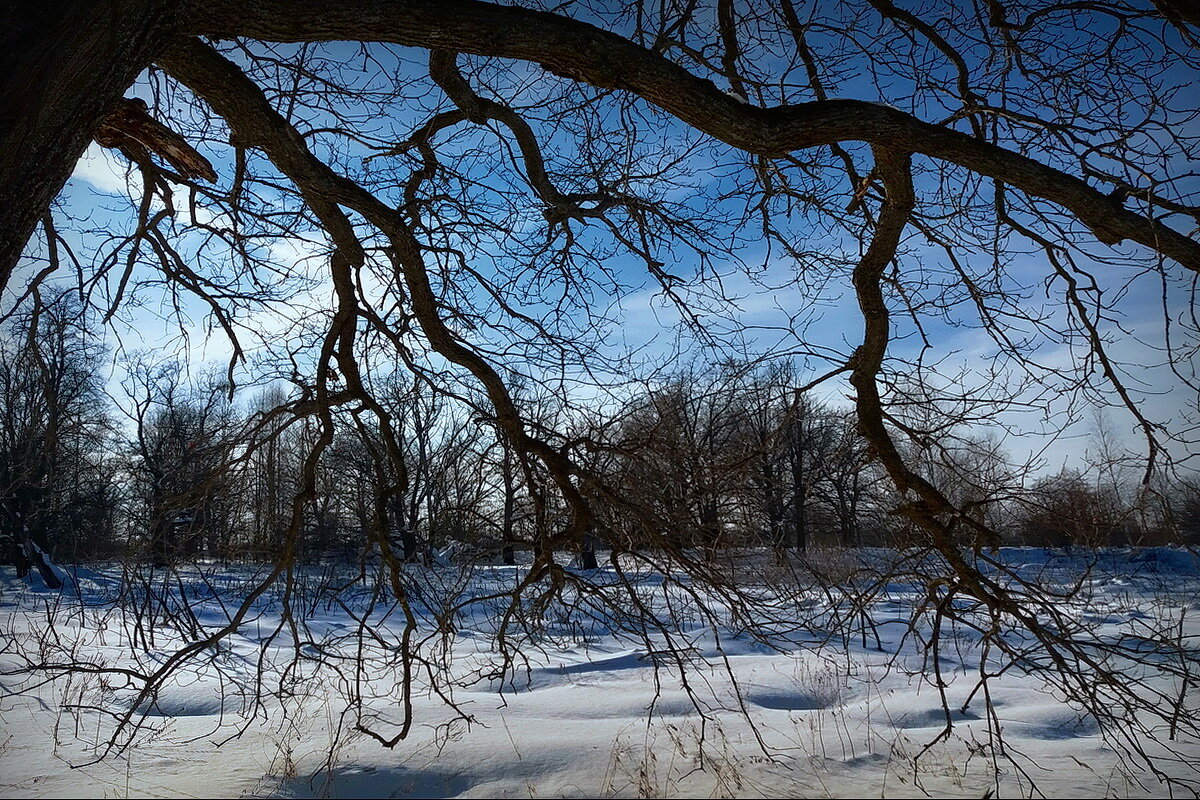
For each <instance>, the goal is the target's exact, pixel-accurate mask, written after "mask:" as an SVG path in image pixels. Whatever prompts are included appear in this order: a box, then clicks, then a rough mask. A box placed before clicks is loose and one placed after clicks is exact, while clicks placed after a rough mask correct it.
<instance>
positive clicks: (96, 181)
mask: <svg viewBox="0 0 1200 800" xmlns="http://www.w3.org/2000/svg"><path fill="white" fill-rule="evenodd" d="M125 171H126V164H125V162H124V161H123V160H122V159H121V158H120V157H119V156H117V155H116V154H115V153H113V152H112V151H110V150H108V149H106V148H103V147H101V146H100V145H98V144H96V143H95V142H92V143H91V144H89V145H88V148H87V150H85V151H84V153H83V157H82V158H80V159H79V161H78V163H76V164H75V172H74V173H72V175H71V177H72V178H76V179H78V180H81V181H83V182H85V183H87V184H88V185H89V186H91V187H92V188H93V189H95V190H96V191H98V192H103V193H104V194H116V195H122V194H123V195H128V194H130V187H129V181H128V180H127V179H126V177H125Z"/></svg>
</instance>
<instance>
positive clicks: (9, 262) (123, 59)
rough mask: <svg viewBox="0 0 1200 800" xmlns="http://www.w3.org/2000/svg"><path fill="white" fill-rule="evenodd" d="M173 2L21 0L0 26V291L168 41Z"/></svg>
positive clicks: (172, 25) (175, 1) (175, 2)
mask: <svg viewBox="0 0 1200 800" xmlns="http://www.w3.org/2000/svg"><path fill="white" fill-rule="evenodd" d="M179 6H180V0H95V2H84V1H81V0H23V1H22V2H17V3H12V4H11V6H10V11H9V13H6V14H5V20H4V25H3V26H2V29H0V290H3V289H4V287H6V286H7V285H8V280H9V278H10V277H11V275H12V274H13V271H14V269H15V268H16V265H17V260H18V259H19V258H20V256H21V252H22V251H23V250H24V248H25V245H26V243H27V242H28V240H29V237H30V236H31V235H32V234H33V231H34V228H35V227H36V226H37V223H38V220H39V219H40V218H41V217H42V216H43V215H44V214H45V213H46V210H47V209H48V208H49V207H50V203H51V201H53V199H54V198H55V196H56V195H57V194H58V193H59V191H60V190H61V189H62V187H63V184H65V183H66V182H67V178H69V177H70V176H71V171H72V170H73V169H74V167H75V163H76V162H77V161H78V160H79V157H80V156H81V155H82V154H83V151H84V149H85V148H86V147H87V145H88V142H89V141H90V140H91V138H92V133H93V132H94V131H95V130H96V127H97V126H98V125H99V124H100V120H101V119H103V118H104V116H105V115H106V114H107V113H108V112H109V110H110V109H112V107H113V105H114V104H115V103H116V102H117V100H118V99H119V98H120V97H121V95H122V93H123V92H124V91H125V90H126V89H127V88H128V87H129V85H130V84H132V83H133V81H134V79H135V78H137V76H138V73H140V72H141V71H142V70H143V69H145V68H146V67H147V66H148V65H149V64H150V63H151V62H152V61H153V60H154V58H155V56H157V55H158V53H159V52H160V51H161V50H162V48H163V47H164V46H165V45H166V44H167V42H168V41H169V40H170V37H171V36H172V34H173V33H174V32H175V30H176V17H177V15H176V13H175V12H176V9H177V8H178V7H179Z"/></svg>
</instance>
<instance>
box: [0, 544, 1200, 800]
mask: <svg viewBox="0 0 1200 800" xmlns="http://www.w3.org/2000/svg"><path fill="white" fill-rule="evenodd" d="M822 557H823V558H824V561H823V562H822V563H823V565H824V566H825V567H827V568H828V569H827V570H826V571H827V572H836V569H837V568H839V564H841V567H840V568H842V569H844V570H845V571H846V574H847V575H850V574H851V573H853V566H854V565H857V564H860V563H862V561H863V560H864V559H865V560H870V559H875V560H876V562H879V563H882V562H883V561H887V562H888V563H889V564H890V563H893V562H896V561H899V560H902V556H901V554H896V553H888V552H884V551H876V552H874V553H853V554H849V553H827V554H824V556H822ZM1000 560H1001V561H1002V562H1003V563H1004V564H1005V565H1007V566H1008V567H1009V568H1011V570H1012V575H1013V576H1015V577H1016V578H1020V579H1022V580H1027V581H1031V582H1034V583H1037V584H1038V585H1039V586H1043V587H1047V588H1051V589H1070V590H1071V592H1070V597H1066V596H1064V599H1063V601H1062V604H1063V608H1067V609H1069V613H1070V615H1071V618H1072V619H1076V620H1079V622H1080V624H1081V625H1083V626H1085V628H1086V630H1087V631H1088V632H1089V635H1092V636H1095V637H1096V640H1097V641H1106V642H1122V643H1132V644H1131V645H1130V646H1129V649H1128V652H1130V653H1131V654H1134V656H1135V657H1132V658H1131V659H1130V661H1129V663H1128V665H1122V664H1117V663H1113V662H1109V666H1114V667H1116V668H1117V669H1118V670H1119V672H1118V674H1120V675H1122V676H1123V677H1125V678H1126V679H1127V680H1128V681H1129V686H1131V687H1135V688H1136V691H1141V690H1142V689H1145V690H1146V692H1150V691H1154V690H1157V691H1159V692H1160V693H1161V694H1160V695H1157V696H1156V697H1157V699H1154V700H1152V702H1153V703H1157V704H1158V705H1157V706H1154V708H1157V710H1158V714H1157V716H1156V715H1155V714H1153V713H1149V712H1148V711H1147V709H1145V708H1143V709H1136V708H1135V709H1132V710H1131V711H1130V712H1129V713H1131V714H1134V715H1140V716H1138V718H1139V719H1143V720H1147V722H1146V727H1147V729H1148V730H1149V732H1150V734H1151V736H1150V737H1149V738H1147V736H1146V735H1142V734H1138V735H1132V736H1131V737H1130V738H1129V739H1125V740H1123V739H1122V737H1123V736H1124V735H1125V734H1126V733H1130V732H1131V731H1132V729H1130V728H1121V727H1113V726H1111V725H1109V723H1108V721H1106V720H1100V719H1097V718H1096V717H1095V716H1093V715H1091V714H1088V713H1086V712H1085V711H1083V710H1081V708H1080V707H1079V706H1078V704H1076V703H1072V702H1068V701H1067V700H1066V699H1065V697H1064V696H1063V694H1062V693H1061V690H1059V689H1055V687H1054V686H1051V685H1048V684H1047V682H1046V681H1045V680H1044V679H1043V676H1044V670H1042V669H1041V668H1040V667H1039V666H1038V664H1039V663H1040V662H1039V660H1038V650H1037V645H1036V643H1033V644H1031V645H1030V650H1029V654H1030V655H1029V658H1028V659H1027V660H1022V661H1021V663H1011V665H1010V666H1009V667H1008V668H1007V669H1006V670H1005V671H1004V672H1003V674H1000V675H997V676H994V677H991V678H990V679H989V681H988V682H987V685H986V687H983V688H977V687H978V686H979V670H980V665H981V664H983V665H985V666H987V667H988V668H989V669H998V668H999V667H1000V666H1001V665H1002V664H1004V663H1008V662H1005V661H1003V660H1001V659H998V658H996V657H995V655H994V654H993V653H991V652H990V651H989V652H987V653H985V652H984V647H983V645H982V643H984V642H986V641H988V635H986V632H981V631H980V630H974V629H972V628H971V626H970V625H963V624H957V623H956V624H947V625H946V626H945V627H944V628H943V629H942V632H941V633H940V634H939V636H940V638H939V641H938V646H939V648H940V654H941V655H940V659H939V663H938V664H937V665H936V666H937V668H938V669H940V672H941V677H942V681H943V683H944V684H945V687H944V691H945V702H943V697H942V694H941V693H940V692H939V689H938V686H937V685H936V683H937V681H936V677H935V675H936V673H935V670H934V665H933V664H932V663H931V661H930V659H929V657H928V653H929V646H928V645H929V642H930V640H931V636H932V632H933V628H932V627H931V625H932V623H931V622H930V620H931V619H932V616H933V615H932V613H931V612H930V611H929V609H928V608H927V606H928V605H929V601H930V598H931V597H933V596H935V595H936V589H937V587H931V586H922V585H917V583H916V582H915V580H908V581H906V580H905V579H904V578H903V575H904V574H906V573H905V572H904V570H902V569H901V570H897V577H896V578H895V579H894V580H891V581H889V582H886V583H881V584H879V585H878V587H876V588H877V590H875V591H873V592H872V593H869V594H868V595H867V596H866V597H865V598H862V599H861V600H860V595H859V594H858V593H856V592H847V591H843V590H844V589H846V588H847V586H846V585H844V584H843V585H841V586H840V587H839V585H838V584H837V583H836V582H834V583H830V584H828V585H826V586H825V587H824V588H821V587H820V586H817V585H815V584H811V583H805V582H804V581H803V580H799V579H794V580H792V581H791V582H790V583H789V582H788V581H786V580H781V579H779V577H778V575H774V574H772V568H771V566H770V564H771V562H770V559H769V558H767V557H765V556H764V557H763V558H762V559H760V560H759V561H754V560H750V561H749V562H747V563H746V564H743V565H741V569H742V573H740V574H741V578H740V579H739V581H740V582H739V586H740V587H741V588H743V589H744V590H745V591H746V592H747V593H748V594H749V595H750V597H751V599H750V600H749V601H746V600H745V598H742V597H739V596H734V595H725V594H722V593H720V592H716V591H713V590H711V589H708V588H704V586H703V585H702V583H701V582H700V581H699V580H698V579H697V580H693V579H691V578H690V577H689V576H666V577H664V576H663V575H661V574H657V573H655V572H654V571H652V570H649V569H640V570H638V569H636V567H637V565H636V564H633V565H631V566H630V567H628V570H629V571H627V572H625V574H624V575H620V574H618V573H617V572H616V571H615V570H614V569H612V568H610V569H607V570H600V571H598V572H595V573H589V574H588V575H587V576H586V582H585V583H583V584H581V585H582V586H583V587H592V588H593V589H595V590H596V591H598V592H602V594H597V595H589V594H588V591H589V590H587V589H583V590H581V589H579V588H575V587H570V586H568V587H567V588H566V589H564V590H562V591H561V592H559V593H557V594H555V595H554V596H548V595H547V596H545V597H542V598H541V599H540V600H539V599H538V598H537V597H536V596H535V597H534V598H533V599H530V600H525V601H522V602H520V603H513V602H512V595H511V594H510V593H511V592H512V591H513V590H514V589H515V588H516V587H519V586H521V585H522V581H524V580H525V578H526V577H527V573H526V570H524V569H523V568H514V567H481V566H475V567H471V568H464V567H455V566H451V565H446V564H443V565H441V566H435V567H414V568H412V571H411V572H410V573H407V574H406V575H404V576H402V577H403V579H404V581H405V586H406V591H407V592H408V595H409V597H410V601H409V603H408V604H407V605H408V608H409V611H410V612H411V614H412V618H411V625H410V626H408V634H407V635H408V636H409V638H408V640H407V645H406V644H405V639H404V637H405V635H406V633H405V630H406V616H405V609H404V607H403V606H400V605H398V604H396V603H395V602H394V601H393V600H392V599H391V596H390V594H388V593H387V592H385V591H380V590H379V588H378V586H377V584H376V582H375V581H366V582H362V583H348V582H350V581H351V580H352V579H353V577H354V575H353V570H343V571H337V570H331V569H325V570H322V569H317V568H312V569H309V570H307V571H302V572H300V573H298V574H296V575H294V576H292V581H291V583H290V585H289V584H288V583H287V582H286V581H275V582H272V583H270V584H269V585H268V586H267V588H266V589H265V590H264V591H263V592H262V593H261V594H260V595H259V596H257V597H250V598H249V599H247V598H248V595H249V594H250V593H251V591H252V590H253V587H255V586H256V585H258V582H259V580H260V579H261V578H263V577H265V575H266V570H265V569H263V568H254V567H247V566H242V567H224V568H222V567H219V566H216V565H206V566H205V565H200V566H194V567H190V568H188V569H184V570H179V571H177V572H172V573H166V574H164V573H163V572H162V571H159V572H157V573H149V574H146V573H141V574H138V573H134V572H130V571H125V570H122V568H121V567H111V568H97V569H94V570H82V569H81V570H78V571H77V573H76V575H75V578H74V580H73V581H72V582H71V584H70V585H69V586H68V588H67V590H65V591H64V592H62V593H57V592H51V591H49V590H47V589H45V588H44V587H42V586H41V585H40V584H39V583H37V582H36V578H35V579H34V582H33V583H30V582H27V581H20V580H17V579H16V578H15V577H14V575H13V573H12V571H11V569H6V570H5V571H4V572H2V573H0V632H2V636H3V639H2V641H3V651H2V653H0V668H2V669H3V671H4V674H3V676H0V681H2V687H3V696H2V697H0V715H2V721H3V734H2V736H0V787H2V788H3V790H4V793H5V795H7V796H16V797H67V796H74V797H78V796H93V797H101V796H163V797H165V796H171V797H176V796H178V797H192V796H195V797H213V796H218V797H238V796H260V795H261V796H267V795H272V796H285V797H443V796H445V797H455V796H459V797H559V796H587V797H591V796H687V797H711V796H736V797H747V796H778V797H783V796H803V797H826V796H828V797H856V796H858V797H861V796H868V797H869V796H887V797H907V796H913V797H919V796H926V795H927V794H932V795H934V796H946V797H981V796H986V794H985V793H987V792H991V793H992V795H993V796H1020V795H1026V794H1030V793H1032V792H1041V793H1044V794H1045V795H1048V796H1058V797H1086V796H1119V797H1136V796H1162V797H1165V796H1171V791H1172V790H1171V787H1170V786H1168V785H1167V784H1164V783H1162V782H1161V781H1160V780H1159V778H1158V777H1156V776H1155V775H1154V774H1153V773H1152V772H1151V771H1148V770H1147V768H1146V767H1147V765H1146V764H1145V763H1138V761H1137V760H1136V759H1131V758H1129V757H1128V754H1127V750H1128V748H1129V747H1130V746H1136V747H1142V748H1143V749H1144V750H1145V752H1146V754H1147V755H1148V756H1149V757H1150V764H1152V765H1153V766H1155V767H1156V768H1157V769H1158V770H1160V771H1161V773H1162V774H1163V775H1166V776H1170V777H1172V778H1176V779H1179V780H1184V781H1193V783H1192V784H1191V786H1192V787H1193V788H1191V789H1189V788H1187V787H1186V786H1183V787H1181V786H1178V785H1177V786H1175V788H1174V796H1189V795H1194V794H1195V788H1194V787H1195V786H1196V783H1195V781H1196V780H1197V779H1198V778H1200V774H1198V773H1197V771H1196V770H1197V769H1200V766H1198V765H1200V742H1197V740H1196V738H1195V735H1194V730H1195V728H1194V724H1195V719H1196V717H1195V715H1196V713H1197V709H1198V707H1200V681H1198V680H1195V679H1193V680H1194V682H1192V683H1191V684H1190V685H1184V684H1185V683H1187V682H1186V681H1181V680H1179V678H1178V677H1172V675H1170V674H1166V673H1164V672H1163V671H1162V670H1160V669H1158V668H1157V667H1156V665H1157V664H1162V665H1179V666H1180V668H1181V669H1182V668H1188V669H1195V668H1196V667H1197V666H1198V665H1200V656H1198V655H1197V647H1200V559H1197V558H1196V557H1195V556H1194V555H1192V554H1190V553H1188V552H1186V551H1182V550H1172V549H1166V548H1155V549H1145V550H1137V549H1123V550H1110V551H1103V552H1101V553H1098V554H1097V553H1091V552H1076V553H1073V554H1064V553H1061V552H1055V551H1047V550H1037V549H1011V550H1005V551H1003V552H1002V553H1001V555H1000ZM843 562H845V563H843ZM846 564H850V565H851V566H846ZM877 572H880V573H882V571H880V570H877ZM727 574H728V573H727ZM768 578H770V579H769V580H768ZM848 580H849V579H848ZM851 582H853V581H851ZM527 588H530V589H532V590H537V588H538V587H537V586H535V585H532V584H531V585H530V587H527ZM860 589H861V587H860ZM534 594H535V595H537V591H534ZM602 597H607V598H609V600H608V601H602ZM613 598H615V600H614V599H613ZM468 601H470V602H468ZM956 602H957V601H956ZM243 603H244V605H245V610H246V614H245V618H244V619H243V620H242V622H241V624H240V625H239V627H238V630H237V631H236V632H233V633H231V634H229V635H228V636H226V637H225V638H224V639H223V640H222V642H221V643H220V644H219V645H218V646H217V647H216V648H206V649H197V657H196V658H195V659H192V660H189V661H186V662H184V663H182V665H181V666H180V667H179V668H178V669H177V670H175V671H173V672H172V673H171V674H170V675H169V676H167V677H166V679H165V681H164V682H163V683H162V685H161V686H160V687H158V689H157V691H155V692H153V693H151V694H147V695H140V694H139V690H140V688H141V686H142V682H141V679H140V678H139V677H138V676H139V675H144V674H148V673H150V672H152V671H153V670H154V669H156V668H159V667H162V666H164V665H169V664H170V663H173V662H171V658H172V656H173V654H174V653H176V652H177V651H178V650H179V649H180V648H181V647H185V646H187V645H189V643H192V642H197V641H199V640H202V639H204V638H205V637H207V636H210V635H211V634H212V633H213V632H215V631H217V630H219V629H221V628H222V627H224V626H226V625H227V624H228V622H229V620H230V619H231V618H232V617H234V616H236V615H237V613H238V608H239V605H241V604H243ZM918 611H920V612H921V613H915V612H918ZM649 615H653V616H654V617H657V618H658V619H659V620H660V621H661V622H662V623H663V624H662V625H660V626H653V625H652V626H646V625H645V624H644V623H645V618H646V617H647V616H649ZM754 615H758V616H754ZM289 620H291V621H292V622H294V625H293V624H292V622H289ZM1164 631H1166V632H1171V631H1175V632H1177V634H1176V635H1175V640H1176V642H1177V643H1182V645H1183V648H1182V649H1178V648H1177V649H1171V648H1169V647H1165V648H1164V647H1162V646H1161V645H1162V642H1161V641H1160V640H1161V638H1162V634H1163V632H1164ZM1151 634H1153V635H1151ZM1005 635H1007V636H1011V637H1016V638H1017V639H1019V637H1020V636H1021V633H1020V631H1019V630H1014V631H1012V632H1009V633H1006V634H1005ZM406 654H407V656H406ZM506 655H507V656H508V657H510V658H511V660H509V661H507V662H506V660H505V658H506ZM1156 659H1157V660H1156ZM31 662H32V663H37V664H40V665H41V666H42V667H43V668H49V671H47V670H46V669H43V670H41V671H37V672H32V673H31V672H27V671H25V670H24V667H26V666H27V665H28V664H30V663H31ZM68 662H74V663H75V664H76V665H77V666H83V667H84V668H83V669H82V670H77V671H74V672H71V673H66V672H63V671H61V670H59V669H57V667H58V666H60V665H63V664H66V663H68ZM1010 662H1011V659H1010ZM1189 665H1190V666H1189ZM406 668H407V669H408V670H409V677H408V684H409V685H410V686H411V693H410V695H409V696H408V697H407V699H406V695H405V691H404V686H405V684H406V680H405V674H406V672H405V671H406ZM51 675H57V676H58V677H57V679H56V680H53V681H48V680H46V679H47V678H48V677H49V676H51ZM1198 677H1200V676H1198ZM973 692H974V693H973ZM972 693H973V694H972ZM1131 696H1137V695H1136V692H1135V695H1131ZM1146 696H1149V695H1146ZM1114 697H1116V695H1114ZM1162 698H1177V701H1176V707H1175V708H1174V710H1173V711H1172V710H1170V709H1164V707H1163V706H1162ZM968 701H969V702H968ZM406 702H410V703H411V721H412V724H411V728H410V729H409V730H408V731H407V735H406V737H405V738H403V739H402V740H400V741H398V742H397V743H396V744H395V746H394V747H391V748H389V747H385V746H383V745H381V744H380V743H379V742H378V741H376V740H375V739H374V738H372V736H371V735H369V734H368V733H366V732H364V731H362V730H359V729H358V726H359V725H361V726H362V727H363V728H366V729H369V730H370V731H371V732H373V733H374V734H375V735H378V736H380V737H382V738H384V739H390V738H391V737H394V736H396V735H397V734H399V733H401V732H402V731H403V729H404V725H405V706H406ZM1164 711H1166V712H1167V713H1164ZM1114 713H1116V714H1117V716H1118V717H1120V716H1121V712H1119V710H1117V709H1114ZM1172 714H1174V717H1172ZM947 716H949V722H950V723H952V724H951V726H950V727H949V728H947V721H948V720H947ZM1172 719H1174V720H1175V722H1178V725H1176V724H1175V722H1172ZM123 720H125V721H128V722H129V723H131V724H132V725H133V726H134V727H132V728H130V727H129V726H128V725H127V726H126V727H125V728H124V729H119V728H118V725H119V723H120V722H122V721H123ZM1189 724H1190V725H1192V726H1193V727H1192V728H1191V729H1190V730H1189ZM943 734H945V735H943ZM114 736H115V739H114V738H113V737H114ZM1172 736H1174V740H1172V739H1171V737H1172ZM110 741H113V742H115V744H116V745H117V747H115V748H112V749H107V750H106V743H107V742H110ZM1122 751H1126V755H1125V756H1124V757H1122V756H1121V752H1122Z"/></svg>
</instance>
